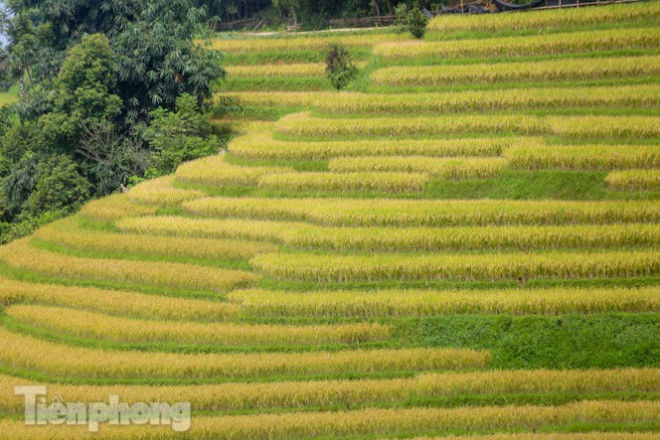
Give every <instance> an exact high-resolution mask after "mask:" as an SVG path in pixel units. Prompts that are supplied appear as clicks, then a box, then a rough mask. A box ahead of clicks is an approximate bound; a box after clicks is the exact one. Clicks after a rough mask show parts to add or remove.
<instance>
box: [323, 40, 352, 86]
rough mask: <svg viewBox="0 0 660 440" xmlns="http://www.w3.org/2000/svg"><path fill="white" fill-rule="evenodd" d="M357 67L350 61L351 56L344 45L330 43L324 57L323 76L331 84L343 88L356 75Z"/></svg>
mask: <svg viewBox="0 0 660 440" xmlns="http://www.w3.org/2000/svg"><path fill="white" fill-rule="evenodd" d="M357 72H358V69H357V67H355V65H354V64H353V62H352V61H351V57H350V55H349V53H348V51H347V50H346V48H345V47H344V46H341V45H339V44H337V43H333V44H331V45H330V50H329V51H328V55H327V57H326V59H325V76H326V77H327V78H328V79H329V80H330V82H331V83H332V86H333V87H334V88H335V89H337V90H341V89H343V88H345V87H346V86H347V85H348V84H349V83H350V82H351V81H352V80H353V78H354V77H355V75H357Z"/></svg>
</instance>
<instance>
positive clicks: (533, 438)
mask: <svg viewBox="0 0 660 440" xmlns="http://www.w3.org/2000/svg"><path fill="white" fill-rule="evenodd" d="M654 435H655V434H650V433H648V432H602V431H596V432H588V433H579V432H553V433H536V432H535V433H523V434H521V433H507V434H490V435H480V436H479V440H652V439H653V436H654ZM412 440H474V437H470V436H463V437H454V436H450V437H447V436H442V437H415V438H414V439H412Z"/></svg>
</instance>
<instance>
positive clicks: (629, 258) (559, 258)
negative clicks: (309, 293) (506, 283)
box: [250, 251, 660, 282]
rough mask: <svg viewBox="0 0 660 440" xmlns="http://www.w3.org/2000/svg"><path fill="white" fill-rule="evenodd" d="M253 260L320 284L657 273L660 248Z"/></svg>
mask: <svg viewBox="0 0 660 440" xmlns="http://www.w3.org/2000/svg"><path fill="white" fill-rule="evenodd" d="M250 264H251V265H252V266H253V267H254V268H256V269H258V270H260V271H263V272H266V273H268V274H269V275H271V276H272V277H274V278H277V279H282V280H309V281H317V282H351V281H379V280H429V281H430V280H465V281H470V280H491V281H496V280H505V279H520V280H526V279H532V278H593V277H632V276H653V275H658V274H659V273H660V252H658V251H638V252H602V253H590V254H585V253H574V252H559V251H553V252H547V253H514V254H495V253H493V254H442V255H433V254H428V255H400V254H395V253H388V254H369V255H316V254H311V253H295V254H262V255H257V256H256V257H254V258H253V259H252V260H250Z"/></svg>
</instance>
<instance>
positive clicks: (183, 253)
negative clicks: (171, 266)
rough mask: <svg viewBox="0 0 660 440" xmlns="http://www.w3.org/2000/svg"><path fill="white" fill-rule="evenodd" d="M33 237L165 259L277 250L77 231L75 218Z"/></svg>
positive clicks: (238, 243) (74, 246) (230, 242)
mask: <svg viewBox="0 0 660 440" xmlns="http://www.w3.org/2000/svg"><path fill="white" fill-rule="evenodd" d="M35 236H36V237H37V238H39V239H41V240H44V241H47V242H50V243H56V244H59V245H61V246H65V247H67V248H70V249H79V250H87V251H105V252H118V253H127V254H131V253H134V254H149V255H160V256H164V257H192V258H250V257H253V256H254V255H256V254H259V253H264V252H273V251H275V250H276V249H275V247H274V246H271V245H268V244H265V243H254V242H246V241H239V240H208V239H204V240H199V239H194V238H186V239H185V240H184V239H177V238H171V237H153V236H148V235H138V234H115V233H110V232H105V231H103V232H99V231H93V230H88V229H80V228H78V227H77V226H76V222H75V218H70V219H65V220H60V221H58V222H56V223H51V224H49V225H47V226H44V227H42V228H41V229H39V230H38V231H37V232H36V233H35Z"/></svg>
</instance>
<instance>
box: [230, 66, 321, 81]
mask: <svg viewBox="0 0 660 440" xmlns="http://www.w3.org/2000/svg"><path fill="white" fill-rule="evenodd" d="M225 69H226V70H227V73H228V74H229V76H230V77H240V78H273V77H308V76H323V75H324V73H325V65H323V64H262V65H256V66H255V65H252V66H250V65H248V66H227V67H225Z"/></svg>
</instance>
